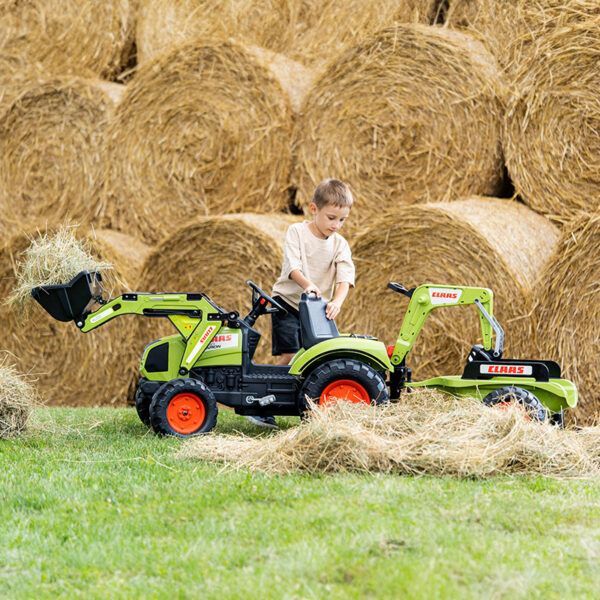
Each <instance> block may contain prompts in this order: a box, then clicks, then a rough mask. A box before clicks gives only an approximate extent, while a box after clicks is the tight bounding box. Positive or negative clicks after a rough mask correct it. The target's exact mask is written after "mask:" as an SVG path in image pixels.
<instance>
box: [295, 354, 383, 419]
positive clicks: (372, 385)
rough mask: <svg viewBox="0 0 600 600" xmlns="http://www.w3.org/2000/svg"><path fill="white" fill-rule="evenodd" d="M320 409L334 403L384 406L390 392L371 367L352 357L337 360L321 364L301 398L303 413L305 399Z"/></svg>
mask: <svg viewBox="0 0 600 600" xmlns="http://www.w3.org/2000/svg"><path fill="white" fill-rule="evenodd" d="M307 397H308V398H310V399H311V400H314V401H315V402H316V403H318V404H319V405H320V406H325V405H327V404H329V403H331V402H333V401H335V400H343V401H346V402H354V403H364V404H385V403H387V402H388V400H389V393H388V390H387V387H386V385H385V381H384V380H383V377H381V375H380V374H379V372H378V371H376V370H375V369H373V367H370V366H369V365H367V364H365V363H363V362H360V361H358V360H353V359H350V358H338V359H335V360H330V361H328V362H326V363H323V364H322V365H319V366H318V367H316V368H315V369H314V371H312V372H311V373H310V374H309V375H308V376H307V377H306V379H305V381H304V384H303V385H302V388H301V389H300V394H299V398H298V407H299V409H300V413H301V414H303V413H304V412H305V411H306V410H308V408H309V407H308V403H307V401H306V398H307Z"/></svg>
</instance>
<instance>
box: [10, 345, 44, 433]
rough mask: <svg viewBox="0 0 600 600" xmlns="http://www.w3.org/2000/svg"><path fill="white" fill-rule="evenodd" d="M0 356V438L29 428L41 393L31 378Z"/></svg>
mask: <svg viewBox="0 0 600 600" xmlns="http://www.w3.org/2000/svg"><path fill="white" fill-rule="evenodd" d="M1 354H2V356H0V439H4V438H8V437H11V436H15V435H19V434H20V433H22V432H23V431H25V429H26V428H27V424H28V422H29V419H30V417H31V413H32V411H33V407H34V406H35V405H36V404H39V401H40V400H39V395H38V392H37V390H36V388H35V385H34V384H33V382H32V381H31V379H30V378H28V377H26V376H25V375H23V374H22V373H19V371H18V370H17V369H16V367H15V366H14V365H12V364H9V362H8V361H9V357H8V354H6V353H1Z"/></svg>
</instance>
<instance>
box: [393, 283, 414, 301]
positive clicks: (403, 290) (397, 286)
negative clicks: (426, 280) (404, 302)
mask: <svg viewBox="0 0 600 600" xmlns="http://www.w3.org/2000/svg"><path fill="white" fill-rule="evenodd" d="M387 286H388V287H389V288H390V290H394V292H398V293H399V294H404V295H405V296H408V297H409V298H412V295H413V293H414V291H415V290H416V289H417V288H412V289H410V290H407V289H406V288H405V287H404V286H403V285H400V284H399V283H395V282H394V281H390V282H389V283H388V284H387Z"/></svg>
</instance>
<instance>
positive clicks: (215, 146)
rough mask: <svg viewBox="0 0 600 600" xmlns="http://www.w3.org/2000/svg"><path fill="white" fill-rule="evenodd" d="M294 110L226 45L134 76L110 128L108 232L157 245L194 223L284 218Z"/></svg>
mask: <svg viewBox="0 0 600 600" xmlns="http://www.w3.org/2000/svg"><path fill="white" fill-rule="evenodd" d="M290 129H291V109H290V106H289V103H288V101H287V99H286V98H285V95H284V93H283V91H282V89H281V86H280V85H279V84H278V83H277V81H275V79H274V78H273V77H272V76H271V75H270V74H269V72H268V70H267V69H266V68H265V67H264V66H262V65H261V64H260V63H259V61H258V59H256V57H254V56H253V55H252V54H250V53H249V52H247V51H246V50H245V49H244V48H243V47H242V46H240V45H238V44H235V43H233V42H214V43H205V44H197V43H190V44H188V45H184V46H180V47H178V48H177V49H175V50H174V51H173V52H172V53H169V54H165V55H162V56H161V57H160V58H158V59H157V60H156V62H153V63H151V64H148V65H147V66H145V67H143V68H141V69H140V71H139V72H138V73H137V74H136V77H135V78H134V80H133V81H132V82H131V83H130V84H129V85H128V90H127V93H126V95H125V97H124V99H123V101H122V102H121V103H120V105H119V106H118V107H117V111H116V115H115V118H114V119H113V121H112V122H111V124H110V126H109V131H108V147H109V159H108V160H109V163H108V180H107V186H106V195H107V205H108V208H109V214H110V217H111V220H112V222H113V224H114V225H115V226H116V227H117V228H120V229H122V230H124V231H129V230H131V229H132V228H133V229H134V230H136V231H137V232H139V234H140V235H142V236H143V238H144V239H145V240H147V241H150V242H156V241H157V240H158V239H159V238H161V237H162V236H163V235H164V234H165V232H166V231H167V230H168V229H172V228H173V226H174V225H175V224H178V223H182V222H185V221H186V220H189V219H190V218H194V217H196V216H199V215H209V214H220V213H226V212H239V211H248V210H251V211H255V212H269V211H279V210H282V209H283V208H284V207H285V206H286V204H287V192H286V188H287V187H288V182H289V169H290V163H291V157H290Z"/></svg>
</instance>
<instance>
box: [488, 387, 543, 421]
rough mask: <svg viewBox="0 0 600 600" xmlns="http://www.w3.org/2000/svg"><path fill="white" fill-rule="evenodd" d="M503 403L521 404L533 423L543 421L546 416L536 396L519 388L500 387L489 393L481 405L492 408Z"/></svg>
mask: <svg viewBox="0 0 600 600" xmlns="http://www.w3.org/2000/svg"><path fill="white" fill-rule="evenodd" d="M505 402H518V403H519V404H521V405H522V406H523V407H524V408H525V411H526V412H527V414H528V415H529V417H530V418H531V419H532V420H533V421H545V420H546V418H547V416H548V415H547V412H546V409H545V408H544V405H543V404H542V403H541V402H540V401H539V399H538V398H537V396H536V395H535V394H533V393H532V392H530V391H529V390H526V389H523V388H520V387H515V386H511V387H501V388H498V389H497V390H494V391H493V392H490V393H489V394H488V395H487V396H486V397H485V398H484V399H483V403H484V404H486V405H487V406H494V405H496V404H502V403H505Z"/></svg>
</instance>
